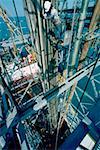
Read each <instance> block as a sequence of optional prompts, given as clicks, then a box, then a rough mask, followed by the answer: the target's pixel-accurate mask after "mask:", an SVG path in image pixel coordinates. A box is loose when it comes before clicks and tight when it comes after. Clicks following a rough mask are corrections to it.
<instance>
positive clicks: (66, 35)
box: [64, 23, 71, 46]
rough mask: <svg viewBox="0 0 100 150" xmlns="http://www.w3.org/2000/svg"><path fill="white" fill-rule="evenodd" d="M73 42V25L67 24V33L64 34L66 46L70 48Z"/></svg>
mask: <svg viewBox="0 0 100 150" xmlns="http://www.w3.org/2000/svg"><path fill="white" fill-rule="evenodd" d="M70 40H71V25H70V23H66V31H65V34H64V46H69V44H70Z"/></svg>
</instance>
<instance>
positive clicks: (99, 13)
mask: <svg viewBox="0 0 100 150" xmlns="http://www.w3.org/2000/svg"><path fill="white" fill-rule="evenodd" d="M99 9H100V0H97V3H96V6H95V9H94V13H93V17H92V19H91V23H90V26H89V31H91V30H92V29H94V28H95V27H96V25H97V23H98V19H99V17H100V10H99ZM90 42H91V41H87V42H86V43H85V44H84V47H83V49H82V53H81V56H80V59H79V62H80V63H79V66H78V69H77V70H80V69H81V68H82V67H83V62H82V61H83V60H84V59H85V57H86V55H87V53H88V50H89V45H90ZM77 83H78V82H76V83H75V84H74V85H73V86H72V88H71V91H70V95H69V97H68V100H67V105H66V109H67V110H68V105H69V103H70V102H71V100H72V98H73V95H74V91H75V88H76V86H77Z"/></svg>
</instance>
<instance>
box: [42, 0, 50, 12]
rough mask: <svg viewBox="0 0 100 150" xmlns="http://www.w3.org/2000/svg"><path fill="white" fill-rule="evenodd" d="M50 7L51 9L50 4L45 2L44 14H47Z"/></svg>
mask: <svg viewBox="0 0 100 150" xmlns="http://www.w3.org/2000/svg"><path fill="white" fill-rule="evenodd" d="M50 7H51V2H49V1H45V2H44V9H45V12H48V11H49V9H50Z"/></svg>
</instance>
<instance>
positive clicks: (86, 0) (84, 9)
mask: <svg viewBox="0 0 100 150" xmlns="http://www.w3.org/2000/svg"><path fill="white" fill-rule="evenodd" d="M88 3H89V0H83V1H82V8H81V9H82V11H81V16H80V21H79V28H78V33H77V40H76V42H75V48H74V53H73V56H72V66H74V65H75V63H76V58H77V54H78V51H79V47H80V42H81V39H80V37H81V34H82V31H83V27H84V21H85V18H86V13H87V8H88Z"/></svg>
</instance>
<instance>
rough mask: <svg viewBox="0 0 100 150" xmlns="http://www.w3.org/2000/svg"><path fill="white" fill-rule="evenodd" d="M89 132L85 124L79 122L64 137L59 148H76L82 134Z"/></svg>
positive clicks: (63, 149) (60, 149) (70, 149)
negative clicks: (71, 131) (68, 134)
mask: <svg viewBox="0 0 100 150" xmlns="http://www.w3.org/2000/svg"><path fill="white" fill-rule="evenodd" d="M88 132H89V129H88V127H87V125H86V124H85V123H83V122H81V123H80V124H79V125H78V127H77V128H76V130H75V131H74V132H73V133H72V134H70V136H69V137H67V138H66V140H65V142H64V143H63V144H62V145H61V146H60V148H59V150H76V148H77V147H78V145H79V144H80V142H81V141H82V139H83V138H84V136H85V135H86V134H87V133H88Z"/></svg>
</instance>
